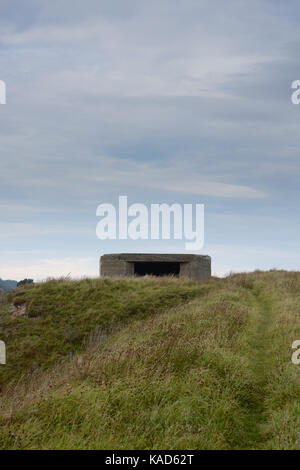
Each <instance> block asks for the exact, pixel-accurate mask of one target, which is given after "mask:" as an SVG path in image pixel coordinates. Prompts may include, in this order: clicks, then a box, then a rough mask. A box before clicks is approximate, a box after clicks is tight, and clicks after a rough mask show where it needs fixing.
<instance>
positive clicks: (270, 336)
mask: <svg viewBox="0 0 300 470" xmlns="http://www.w3.org/2000/svg"><path fill="white" fill-rule="evenodd" d="M81 282H84V284H83V285H80V284H77V285H71V284H69V285H67V286H64V285H63V284H59V283H57V285H56V286H55V284H54V283H52V284H50V285H49V286H47V285H46V286H40V287H38V289H41V291H40V293H42V292H43V293H44V294H46V298H45V297H44V298H43V300H42V299H41V298H40V297H39V295H37V294H38V291H33V290H32V291H26V294H23V298H24V297H25V295H26V299H27V302H28V316H27V317H26V316H25V317H23V318H22V322H21V323H18V322H17V323H15V327H17V328H16V331H17V332H18V330H19V328H18V327H20V325H22V327H23V326H26V321H27V322H29V323H30V326H31V327H33V326H34V321H36V322H37V323H36V327H35V328H33V330H32V333H30V331H31V330H30V329H29V328H28V324H27V328H28V329H25V331H26V335H25V339H24V343H22V348H23V349H22V351H23V353H22V354H21V353H18V354H17V355H16V358H15V359H14V360H15V364H16V365H17V366H18V364H19V365H20V366H21V363H22V361H23V360H24V357H23V356H24V351H26V348H28V345H32V344H41V342H42V341H43V332H44V331H45V332H49V329H50V331H54V329H55V323H57V325H58V330H57V331H58V332H57V334H56V336H55V338H56V339H55V341H54V342H53V343H51V344H50V346H49V345H48V347H47V349H46V350H44V349H42V352H43V354H42V355H41V358H40V363H41V365H43V367H40V368H39V369H34V370H32V368H31V361H30V360H29V361H28V362H26V363H24V362H23V364H27V366H28V367H27V366H26V367H27V375H26V376H25V377H23V378H22V379H21V380H20V381H19V383H18V384H16V377H9V374H8V375H7V376H6V379H5V380H6V382H5V384H4V386H3V389H2V394H0V448H3V449H4V448H22V449H109V448H115V449H276V448H278V449H294V448H296V449H300V401H299V392H300V374H299V369H298V367H297V366H295V365H293V364H292V363H291V353H292V351H291V344H292V342H293V341H294V340H295V339H300V315H299V310H300V274H299V273H286V272H280V271H271V272H267V273H260V272H255V273H250V274H240V275H233V276H229V277H228V278H226V279H224V280H212V281H211V282H208V283H203V284H200V285H199V284H197V283H189V282H188V283H182V281H179V280H168V279H166V280H164V279H163V280H154V279H151V278H150V279H142V280H120V281H114V282H115V283H116V284H114V282H112V284H110V283H107V284H106V285H105V284H100V287H101V289H100V290H95V288H96V287H97V288H98V287H99V285H98V284H97V285H96V284H92V283H89V281H81ZM97 282H98V281H97ZM106 289H107V291H106ZM66 292H68V296H66ZM79 294H80V295H79ZM21 297H22V296H21ZM62 302H64V304H62ZM5 308H6V307H5ZM86 308H87V311H88V312H89V313H88V314H87V313H86ZM110 308H111V309H112V311H114V312H115V315H117V317H118V319H119V320H120V321H119V323H118V328H115V329H111V330H110V331H108V330H107V332H106V336H105V335H104V336H103V335H96V337H94V336H93V335H92V338H94V340H95V341H94V340H93V341H91V342H88V343H86V342H84V343H82V342H81V343H80V342H79V341H78V343H76V344H78V347H77V349H75V352H74V354H73V355H72V357H69V359H68V360H67V359H66V357H65V353H66V351H68V348H69V347H70V344H69V343H68V341H66V340H65V339H63V335H61V332H63V331H64V324H65V323H67V322H68V321H69V317H68V315H66V314H64V312H68V314H69V315H72V316H71V319H72V326H73V327H74V326H77V328H79V330H80V332H81V333H82V334H83V333H84V335H87V337H89V335H88V332H89V329H90V330H91V331H94V327H95V324H97V323H98V322H99V321H103V322H104V323H105V322H106V321H107V320H108V319H109V311H110ZM31 309H32V310H31ZM37 311H38V312H42V315H40V316H37V317H36V316H33V317H31V316H30V312H37ZM80 311H81V312H82V313H80ZM3 312H4V313H3V315H4V316H3V318H4V320H5V322H6V324H7V325H8V326H9V328H10V329H9V330H8V331H9V335H8V337H7V339H8V343H9V341H10V340H9V338H10V337H11V339H12V343H11V344H14V342H15V341H16V338H19V332H18V334H17V333H16V331H15V329H14V328H12V323H11V322H14V321H16V320H15V319H12V318H11V317H9V315H11V314H10V313H9V306H7V308H6V309H4V310H3ZM91 312H93V314H92V313H91ZM34 318H37V320H34ZM87 319H89V321H90V322H87ZM0 320H1V316H0ZM104 323H103V324H104ZM44 328H45V330H44ZM37 331H39V336H40V339H39V340H37V339H34V337H35V336H36V335H37ZM10 335H11V336H10ZM84 335H83V337H85V336H84ZM36 342H37V343H36ZM44 351H46V352H47V354H48V353H49V351H50V352H51V354H50V358H52V359H51V361H52V362H51V361H50V360H49V358H48V356H47V354H44ZM26 360H27V359H26ZM57 361H59V363H58V364H56V362H57ZM16 370H18V368H17V369H16ZM11 373H12V372H11ZM2 377H3V378H4V376H2Z"/></svg>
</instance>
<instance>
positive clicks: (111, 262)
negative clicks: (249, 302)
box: [100, 253, 211, 280]
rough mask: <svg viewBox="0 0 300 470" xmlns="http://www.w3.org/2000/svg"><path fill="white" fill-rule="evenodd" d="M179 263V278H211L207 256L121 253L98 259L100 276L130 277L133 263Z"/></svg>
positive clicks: (209, 260)
mask: <svg viewBox="0 0 300 470" xmlns="http://www.w3.org/2000/svg"><path fill="white" fill-rule="evenodd" d="M138 261H144V262H179V263H180V273H179V277H182V278H188V279H193V280H201V279H207V278H209V277H210V276H211V258H210V256H207V255H186V254H182V255H181V254H152V253H151V254H149V253H145V254H143V253H123V254H121V253H120V254H112V255H103V256H101V258H100V276H106V277H123V276H125V277H130V276H133V275H134V263H135V262H138Z"/></svg>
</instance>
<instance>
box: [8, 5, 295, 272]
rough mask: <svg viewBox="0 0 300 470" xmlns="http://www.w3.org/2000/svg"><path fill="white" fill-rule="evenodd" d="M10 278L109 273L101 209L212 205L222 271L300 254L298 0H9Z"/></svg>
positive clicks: (208, 248)
mask: <svg viewBox="0 0 300 470" xmlns="http://www.w3.org/2000/svg"><path fill="white" fill-rule="evenodd" d="M0 7H1V11H0V80H4V81H5V82H6V85H7V104H6V105H0V145H1V146H0V149H1V154H0V155H1V157H0V158H1V173H0V188H1V189H0V191H1V198H0V214H1V218H0V256H1V264H0V277H2V278H3V279H7V278H12V279H17V280H20V279H22V278H24V277H33V278H34V279H43V278H46V277H48V276H62V275H67V274H68V273H71V276H73V277H80V276H83V275H89V276H97V274H98V260H99V256H100V255H101V254H103V253H110V252H184V250H185V248H184V242H183V241H178V240H175V241H173V240H171V241H151V240H149V241H145V240H144V241H130V240H127V241H126V240H123V241H101V240H98V239H97V237H96V231H95V230H96V224H97V221H98V219H97V217H96V208H97V206H98V204H100V203H104V202H108V203H112V204H116V203H117V200H118V196H119V195H127V196H128V202H129V204H131V203H134V202H140V203H144V204H147V205H148V204H151V203H162V202H166V203H169V204H171V203H174V202H177V203H180V204H184V203H192V204H196V203H202V204H204V205H205V244H204V247H203V250H202V251H201V253H203V254H209V255H211V256H212V269H213V272H214V273H215V274H217V275H223V274H225V273H228V272H230V271H246V270H247V271H248V270H253V269H270V268H284V269H296V270H298V269H299V268H300V240H299V233H300V211H299V203H298V201H299V199H300V197H299V196H300V186H299V177H300V164H299V149H300V106H297V105H293V104H292V103H291V93H292V90H291V83H292V81H293V80H296V79H300V67H299V46H300V28H299V26H300V3H299V1H297V0H290V1H289V2H286V1H285V0H252V1H251V2H249V0H248V1H244V0H226V2H225V1H224V0H210V1H208V0H159V1H158V0H151V1H149V0H148V1H144V0H109V1H108V0H105V1H104V0H84V1H83V0H51V1H48V0H26V1H22V2H20V1H19V0H0Z"/></svg>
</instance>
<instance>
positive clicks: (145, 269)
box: [134, 261, 180, 276]
mask: <svg viewBox="0 0 300 470" xmlns="http://www.w3.org/2000/svg"><path fill="white" fill-rule="evenodd" d="M179 271H180V263H174V262H168V261H152V262H146V261H138V262H135V263H134V274H135V275H136V276H146V275H147V274H148V275H152V276H170V275H171V276H178V275H179Z"/></svg>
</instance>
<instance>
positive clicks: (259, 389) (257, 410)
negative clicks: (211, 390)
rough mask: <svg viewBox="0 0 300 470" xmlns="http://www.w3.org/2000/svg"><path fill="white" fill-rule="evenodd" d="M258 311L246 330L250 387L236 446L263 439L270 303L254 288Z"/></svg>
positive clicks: (256, 445) (258, 443)
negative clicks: (247, 333)
mask: <svg viewBox="0 0 300 470" xmlns="http://www.w3.org/2000/svg"><path fill="white" fill-rule="evenodd" d="M253 294H254V296H255V301H256V304H257V312H256V316H255V318H253V322H252V325H251V330H250V332H249V355H250V372H251V375H252V390H251V392H250V393H249V400H248V402H247V403H246V413H245V419H244V423H243V424H244V436H245V438H244V445H242V447H241V443H240V444H239V446H238V448H244V449H260V448H261V447H262V445H263V440H264V439H265V438H264V437H263V435H262V433H261V425H262V424H263V423H264V411H265V398H266V377H267V374H268V371H269V370H270V367H271V357H270V335H269V334H268V333H269V328H270V322H271V318H272V317H273V312H272V305H271V302H270V301H269V300H266V299H265V297H264V293H263V291H262V290H260V289H256V290H254V291H253Z"/></svg>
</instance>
